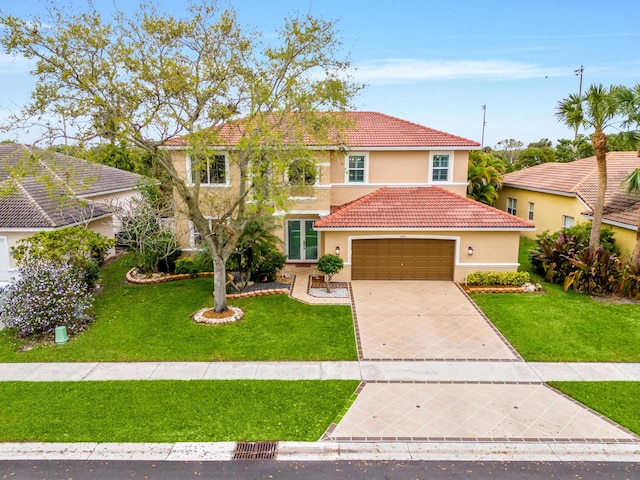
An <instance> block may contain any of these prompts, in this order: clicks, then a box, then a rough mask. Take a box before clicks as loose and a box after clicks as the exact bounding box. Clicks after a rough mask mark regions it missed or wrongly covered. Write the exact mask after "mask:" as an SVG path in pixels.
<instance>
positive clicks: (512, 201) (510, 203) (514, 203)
mask: <svg viewBox="0 0 640 480" xmlns="http://www.w3.org/2000/svg"><path fill="white" fill-rule="evenodd" d="M517 211H518V200H517V199H516V198H512V197H509V198H507V213H508V214H509V215H514V216H515V215H516V212H517Z"/></svg>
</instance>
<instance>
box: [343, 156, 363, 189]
mask: <svg viewBox="0 0 640 480" xmlns="http://www.w3.org/2000/svg"><path fill="white" fill-rule="evenodd" d="M349 157H364V179H363V181H362V182H350V181H349ZM344 183H345V184H347V185H366V184H368V183H369V152H349V153H347V154H346V155H345V156H344Z"/></svg>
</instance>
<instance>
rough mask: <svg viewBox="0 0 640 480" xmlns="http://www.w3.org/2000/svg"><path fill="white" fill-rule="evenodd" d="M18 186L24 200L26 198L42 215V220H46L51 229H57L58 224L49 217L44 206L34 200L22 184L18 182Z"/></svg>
mask: <svg viewBox="0 0 640 480" xmlns="http://www.w3.org/2000/svg"><path fill="white" fill-rule="evenodd" d="M16 185H17V187H18V189H19V190H20V191H21V192H22V194H23V195H24V198H26V200H27V202H29V203H30V204H31V205H32V206H33V207H34V208H35V209H36V210H37V211H38V212H40V214H41V215H42V218H44V220H45V221H46V222H47V223H48V224H49V225H50V226H51V227H55V226H56V222H54V221H53V219H52V218H51V217H50V216H49V214H48V213H47V212H46V211H45V210H44V209H43V208H42V206H41V205H40V204H39V203H38V202H37V201H36V199H35V198H33V197H32V196H31V194H30V193H29V191H28V190H27V189H26V188H24V186H23V185H22V183H20V182H16Z"/></svg>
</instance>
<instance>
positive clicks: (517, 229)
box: [314, 227, 538, 232]
mask: <svg viewBox="0 0 640 480" xmlns="http://www.w3.org/2000/svg"><path fill="white" fill-rule="evenodd" d="M314 228H315V230H317V231H319V232H354V231H363V230H366V231H369V230H371V231H377V232H444V231H446V232H523V231H526V232H533V231H535V230H537V229H538V227H511V228H509V227H314Z"/></svg>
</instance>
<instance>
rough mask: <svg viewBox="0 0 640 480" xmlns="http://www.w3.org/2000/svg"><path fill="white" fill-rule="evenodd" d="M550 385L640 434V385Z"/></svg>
mask: <svg viewBox="0 0 640 480" xmlns="http://www.w3.org/2000/svg"><path fill="white" fill-rule="evenodd" d="M549 385H551V386H553V387H555V388H557V389H558V390H560V391H562V392H564V393H566V394H567V395H569V396H570V397H572V398H575V399H576V400H578V401H579V402H581V403H583V404H585V405H586V406H588V407H589V408H591V409H592V410H595V411H596V412H599V413H601V414H602V415H604V416H605V417H607V418H610V419H611V420H613V421H615V422H616V423H618V424H620V425H622V426H623V427H626V428H628V429H629V430H631V431H632V432H635V433H637V434H640V382H549Z"/></svg>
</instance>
